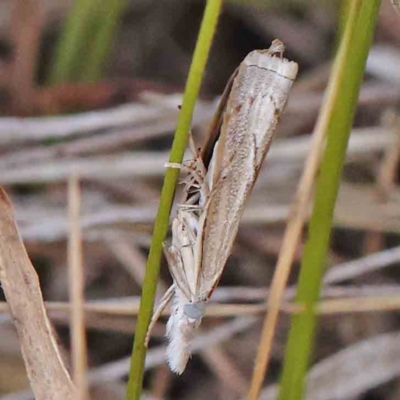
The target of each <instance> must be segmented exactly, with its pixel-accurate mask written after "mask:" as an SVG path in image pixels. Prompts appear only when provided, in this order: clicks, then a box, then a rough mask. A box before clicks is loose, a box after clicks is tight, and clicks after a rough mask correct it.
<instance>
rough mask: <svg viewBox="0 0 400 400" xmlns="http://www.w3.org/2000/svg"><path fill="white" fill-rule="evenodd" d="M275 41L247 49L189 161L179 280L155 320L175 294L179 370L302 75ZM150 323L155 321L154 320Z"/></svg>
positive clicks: (170, 252)
mask: <svg viewBox="0 0 400 400" xmlns="http://www.w3.org/2000/svg"><path fill="white" fill-rule="evenodd" d="M284 49H285V47H284V45H283V43H282V42H280V41H279V40H274V41H273V42H272V45H271V47H270V48H269V49H268V50H255V51H252V52H251V53H249V54H248V55H247V57H246V58H245V59H244V60H243V62H242V63H241V64H240V65H239V67H238V69H237V70H236V71H235V73H234V74H233V76H232V77H231V79H230V80H229V82H228V85H227V87H226V89H225V91H224V94H223V96H222V99H221V101H220V104H219V106H218V109H217V112H216V114H215V117H214V119H213V121H212V123H211V126H210V130H209V136H208V139H207V141H206V143H205V144H204V146H203V147H202V150H201V151H200V152H196V151H195V150H194V145H193V144H192V145H191V148H192V152H195V157H194V160H193V161H192V163H191V164H190V165H189V166H188V168H186V169H187V170H188V171H189V172H188V174H187V178H186V180H185V184H186V186H185V193H184V199H183V202H182V204H181V205H179V206H178V210H177V215H176V217H175V218H174V220H173V222H172V243H171V245H170V247H169V248H166V249H165V255H166V258H167V261H168V266H169V270H170V273H171V275H172V278H173V282H174V283H173V285H172V286H171V288H170V289H169V290H168V291H167V292H166V294H165V295H164V297H163V299H162V301H161V304H160V306H159V309H158V310H157V311H156V313H155V314H154V316H153V320H152V323H151V326H153V324H154V322H155V321H156V319H157V318H158V317H159V315H160V314H161V311H162V309H163V308H164V307H165V306H166V305H167V304H168V302H169V301H170V299H171V298H172V297H173V306H172V312H171V317H170V319H169V321H168V324H167V336H168V338H169V341H170V342H169V346H168V349H167V358H168V363H169V366H170V368H171V370H172V371H174V372H176V373H178V374H181V373H182V372H183V371H184V369H185V367H186V364H187V361H188V359H189V357H190V342H191V340H192V338H193V335H194V333H195V330H196V328H197V327H198V326H199V325H200V323H201V320H202V317H203V315H204V308H205V303H206V302H207V301H208V299H209V298H210V297H211V295H212V293H213V291H214V289H215V287H216V286H217V284H218V281H219V279H220V277H221V275H222V271H223V269H224V267H225V264H226V261H227V259H228V257H229V255H230V253H231V251H232V247H233V243H234V240H235V238H236V234H237V231H238V228H239V222H240V219H241V216H242V214H243V211H244V206H245V203H246V201H247V199H248V197H249V195H250V192H251V190H252V188H253V186H254V183H255V181H256V179H257V176H258V173H259V171H260V167H261V165H262V162H263V160H264V158H265V156H266V154H267V152H268V150H269V147H270V144H271V140H272V137H273V134H274V132H275V128H276V125H277V123H278V120H279V117H280V115H281V114H282V112H283V109H284V107H285V105H286V102H287V99H288V96H289V92H290V89H291V87H292V84H293V82H294V80H295V78H296V75H297V69H298V66H297V64H296V63H295V62H292V61H288V60H286V59H285V58H283V57H282V54H283V52H284ZM150 329H151V327H150Z"/></svg>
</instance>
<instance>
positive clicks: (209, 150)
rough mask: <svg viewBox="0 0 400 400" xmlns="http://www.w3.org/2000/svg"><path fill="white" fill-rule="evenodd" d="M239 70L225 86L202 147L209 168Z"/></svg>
mask: <svg viewBox="0 0 400 400" xmlns="http://www.w3.org/2000/svg"><path fill="white" fill-rule="evenodd" d="M238 71H239V68H236V70H235V72H234V73H233V74H232V75H231V76H230V78H229V81H228V83H227V84H226V86H225V89H224V92H223V93H222V96H221V99H220V101H219V103H218V107H217V110H216V111H215V114H214V117H213V119H212V121H211V123H210V126H209V127H208V131H207V135H206V137H205V140H204V142H203V145H202V147H201V151H200V156H201V158H202V160H203V163H204V166H205V167H206V168H208V167H209V165H210V161H211V157H212V155H213V152H214V147H215V143H216V142H217V141H218V139H219V135H220V133H221V126H222V121H223V116H224V112H225V109H226V105H227V103H228V99H229V95H230V93H231V89H232V84H233V81H234V79H235V77H236V75H237V73H238Z"/></svg>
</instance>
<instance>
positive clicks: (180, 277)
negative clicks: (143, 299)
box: [163, 244, 192, 300]
mask: <svg viewBox="0 0 400 400" xmlns="http://www.w3.org/2000/svg"><path fill="white" fill-rule="evenodd" d="M163 250H164V255H165V258H166V259H167V263H168V269H169V272H170V274H171V276H172V279H173V281H174V284H175V285H176V286H178V288H179V289H180V290H181V291H182V293H183V294H184V295H185V296H186V297H187V299H188V300H189V299H190V298H191V297H192V294H191V291H190V286H189V283H188V281H187V278H186V275H185V272H184V268H183V262H182V256H181V254H180V252H179V250H178V249H177V248H176V247H175V246H173V245H172V246H171V247H170V248H169V249H168V248H167V246H166V245H165V244H163Z"/></svg>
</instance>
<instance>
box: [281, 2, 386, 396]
mask: <svg viewBox="0 0 400 400" xmlns="http://www.w3.org/2000/svg"><path fill="white" fill-rule="evenodd" d="M379 5H380V0H367V1H365V0H351V8H350V10H349V13H348V16H347V18H346V28H345V30H344V33H343V36H342V40H341V43H340V46H339V49H338V53H337V57H336V60H335V63H334V66H333V70H332V74H331V78H330V82H329V86H328V90H327V95H326V98H325V102H324V107H323V109H322V111H321V116H320V120H321V121H323V122H322V123H323V124H325V129H326V133H327V138H328V139H327V146H326V150H325V154H324V158H323V160H322V164H321V171H320V175H319V177H318V179H317V187H316V192H315V199H314V206H313V212H312V216H311V220H310V225H309V232H308V239H307V243H306V246H305V249H304V254H303V258H302V262H301V271H300V277H299V284H298V290H297V295H296V302H297V303H300V304H302V305H304V306H305V311H304V312H302V313H301V314H298V315H294V316H293V317H292V320H291V327H290V332H289V338H288V343H287V347H286V354H285V361H284V367H283V372H282V378H281V386H280V392H279V397H278V399H279V400H300V399H302V398H303V393H304V385H305V377H306V372H307V367H308V363H309V360H310V355H311V352H312V344H313V339H314V331H315V325H316V316H315V313H314V311H313V308H314V305H315V304H316V302H317V301H318V298H319V292H320V287H321V282H322V276H323V272H324V264H325V260H326V253H327V249H328V246H329V238H330V230H331V225H332V217H333V211H334V206H335V201H336V197H337V193H338V188H339V183H340V177H341V172H342V167H343V162H344V158H345V153H346V147H347V141H348V137H349V134H350V129H351V126H352V123H353V118H354V113H355V109H356V105H357V99H358V93H359V89H360V86H361V83H362V79H363V74H364V68H365V62H366V59H367V55H368V50H369V47H370V45H371V42H372V38H373V34H374V28H375V24H376V20H377V14H378V10H379Z"/></svg>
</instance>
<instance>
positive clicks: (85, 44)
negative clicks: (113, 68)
mask: <svg viewBox="0 0 400 400" xmlns="http://www.w3.org/2000/svg"><path fill="white" fill-rule="evenodd" d="M125 3H126V1H125V0H108V1H101V2H98V1H97V0H75V2H74V3H73V6H72V7H71V10H70V12H69V14H68V17H67V21H66V24H65V27H64V29H63V31H62V33H61V36H60V39H59V43H58V45H57V48H56V52H55V57H54V65H53V68H52V70H51V71H50V78H49V81H50V83H51V84H60V83H65V82H72V81H94V80H96V79H99V78H100V76H101V72H102V67H103V64H104V61H105V59H106V56H107V53H108V50H109V48H110V45H111V41H112V38H113V36H114V32H115V28H116V26H117V23H118V20H119V17H120V15H121V12H122V10H123V7H124V5H125Z"/></svg>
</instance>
